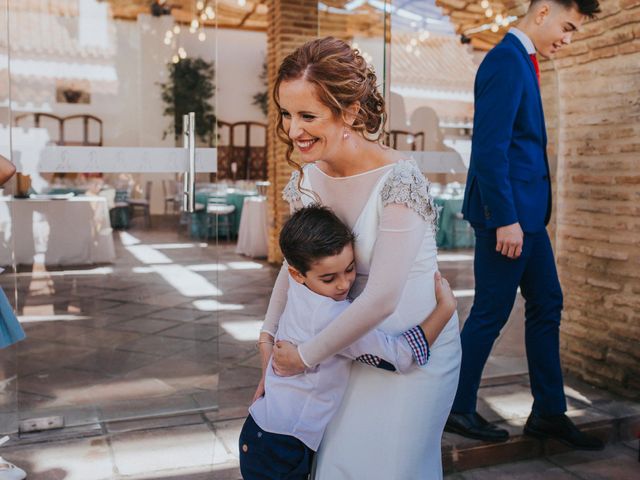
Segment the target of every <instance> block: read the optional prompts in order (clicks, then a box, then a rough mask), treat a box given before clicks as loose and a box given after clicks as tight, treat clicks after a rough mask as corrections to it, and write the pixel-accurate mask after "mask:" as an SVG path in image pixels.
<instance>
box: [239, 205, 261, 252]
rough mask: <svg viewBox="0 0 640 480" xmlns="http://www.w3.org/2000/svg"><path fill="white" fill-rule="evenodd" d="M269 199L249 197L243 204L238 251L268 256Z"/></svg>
mask: <svg viewBox="0 0 640 480" xmlns="http://www.w3.org/2000/svg"><path fill="white" fill-rule="evenodd" d="M267 238H268V228H267V200H266V198H265V197H261V196H257V197H247V198H245V199H244V203H243V205H242V217H240V228H239V230H238V245H237V247H236V253H240V254H242V255H247V256H249V257H254V258H255V257H266V256H267V249H268V247H267V245H268V244H267Z"/></svg>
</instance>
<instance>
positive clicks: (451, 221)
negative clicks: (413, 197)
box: [434, 194, 475, 249]
mask: <svg viewBox="0 0 640 480" xmlns="http://www.w3.org/2000/svg"><path fill="white" fill-rule="evenodd" d="M463 200H464V195H459V194H458V195H451V194H442V195H438V196H437V197H434V201H435V204H436V205H437V206H439V207H440V208H441V209H440V215H439V218H438V233H437V234H436V244H437V245H438V247H440V248H442V249H448V248H470V247H473V246H474V244H475V237H474V234H473V229H472V228H471V226H470V225H469V222H467V221H466V220H464V219H463V218H462V217H461V216H460V213H461V212H462V202H463Z"/></svg>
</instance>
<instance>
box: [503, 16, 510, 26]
mask: <svg viewBox="0 0 640 480" xmlns="http://www.w3.org/2000/svg"><path fill="white" fill-rule="evenodd" d="M509 23H511V22H510V21H509V19H508V18H505V19H503V20H502V26H503V27H508V26H509Z"/></svg>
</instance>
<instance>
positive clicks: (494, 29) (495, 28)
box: [491, 23, 500, 33]
mask: <svg viewBox="0 0 640 480" xmlns="http://www.w3.org/2000/svg"><path fill="white" fill-rule="evenodd" d="M498 30H500V27H499V26H498V25H497V24H495V23H494V24H493V25H491V31H492V32H493V33H496V32H497V31H498Z"/></svg>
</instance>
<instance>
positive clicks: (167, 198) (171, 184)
mask: <svg viewBox="0 0 640 480" xmlns="http://www.w3.org/2000/svg"><path fill="white" fill-rule="evenodd" d="M162 192H163V193H164V213H165V215H166V214H167V213H168V211H169V205H171V213H176V211H177V210H178V209H177V208H176V207H177V206H178V201H179V199H178V182H176V181H175V180H162Z"/></svg>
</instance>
